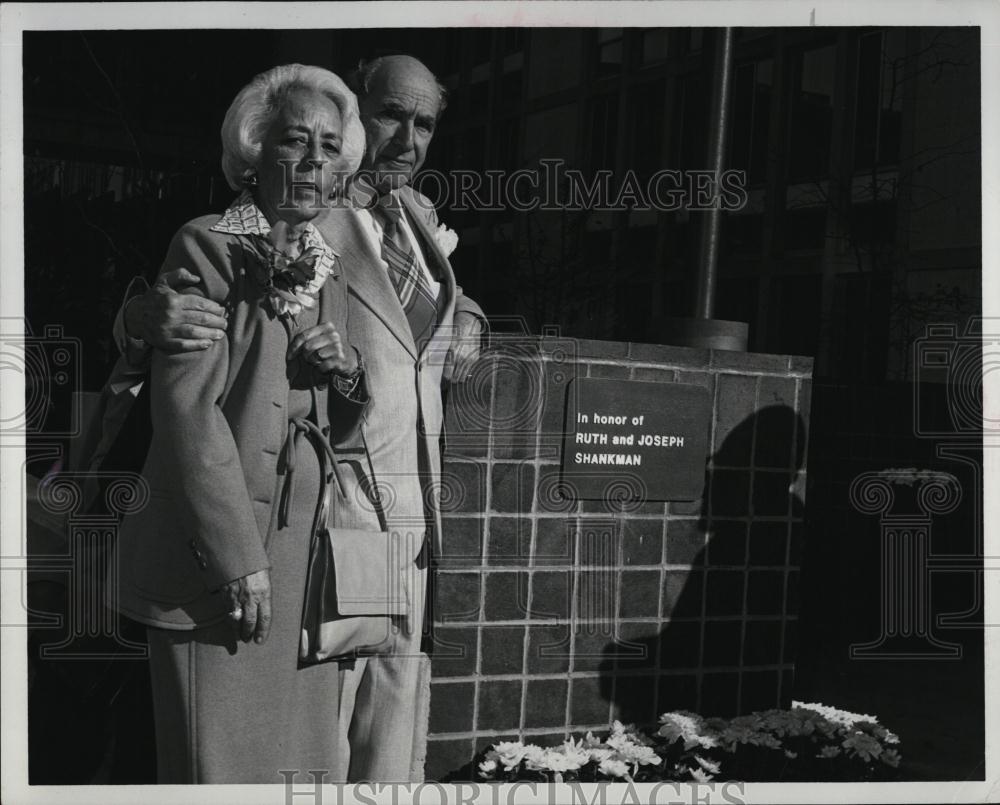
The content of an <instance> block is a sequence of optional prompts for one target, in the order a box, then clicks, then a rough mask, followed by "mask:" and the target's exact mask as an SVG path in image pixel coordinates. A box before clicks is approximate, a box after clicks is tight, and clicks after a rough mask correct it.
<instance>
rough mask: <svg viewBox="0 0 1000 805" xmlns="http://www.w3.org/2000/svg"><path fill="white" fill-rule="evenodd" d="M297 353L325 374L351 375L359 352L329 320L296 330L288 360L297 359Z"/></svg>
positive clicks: (289, 348) (356, 363) (290, 345)
mask: <svg viewBox="0 0 1000 805" xmlns="http://www.w3.org/2000/svg"><path fill="white" fill-rule="evenodd" d="M296 356H300V357H301V358H302V360H303V361H305V363H306V364H307V365H309V366H311V367H313V369H314V370H315V371H317V372H320V373H321V374H325V375H329V374H338V375H342V376H348V375H352V374H354V372H355V371H356V370H357V368H358V356H357V353H356V352H355V351H354V348H353V347H351V346H348V345H347V344H346V343H345V342H344V341H343V339H341V337H340V333H338V332H337V329H336V328H335V327H334V326H333V325H332V324H331V323H330V322H324V323H323V324H317V325H316V326H315V327H308V328H306V329H305V330H302V331H301V332H299V333H296V334H295V337H294V338H293V339H292V342H291V343H290V344H289V345H288V360H294V359H295V357H296Z"/></svg>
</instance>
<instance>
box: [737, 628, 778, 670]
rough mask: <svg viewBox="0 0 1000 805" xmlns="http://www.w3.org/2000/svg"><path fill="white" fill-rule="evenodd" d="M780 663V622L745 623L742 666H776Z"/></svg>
mask: <svg viewBox="0 0 1000 805" xmlns="http://www.w3.org/2000/svg"><path fill="white" fill-rule="evenodd" d="M780 662H781V621H755V620H749V621H747V626H746V637H745V639H744V641H743V664H744V665H749V666H752V665H778V664H779V663H780Z"/></svg>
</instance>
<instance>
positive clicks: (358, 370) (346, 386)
mask: <svg viewBox="0 0 1000 805" xmlns="http://www.w3.org/2000/svg"><path fill="white" fill-rule="evenodd" d="M353 349H354V352H355V354H356V355H357V356H358V365H357V366H356V367H355V368H354V371H353V372H351V373H350V374H349V375H338V374H335V375H334V376H333V382H334V384H336V386H337V390H338V391H340V392H341V393H343V394H350V393H351V392H352V391H354V389H356V388H357V386H358V380H359V379H360V378H361V375H362V373H363V372H364V371H365V362H364V360H363V359H362V357H361V351H360V350H359V349H358V348H357V347H353Z"/></svg>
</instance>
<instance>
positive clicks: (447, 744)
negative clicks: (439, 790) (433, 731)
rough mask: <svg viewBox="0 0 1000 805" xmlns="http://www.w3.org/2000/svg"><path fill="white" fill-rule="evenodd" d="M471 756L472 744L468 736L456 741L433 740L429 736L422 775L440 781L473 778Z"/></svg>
mask: <svg viewBox="0 0 1000 805" xmlns="http://www.w3.org/2000/svg"><path fill="white" fill-rule="evenodd" d="M472 756H473V745H472V741H471V740H470V739H468V738H464V739H462V740H458V741H435V740H434V739H433V738H431V739H429V740H428V741H427V759H426V760H425V761H424V777H426V778H427V779H428V780H437V781H442V782H447V781H451V780H471V779H474V774H475V772H474V771H473V769H472V764H471V761H472ZM463 767H465V768H464V770H463Z"/></svg>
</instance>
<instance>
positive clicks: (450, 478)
mask: <svg viewBox="0 0 1000 805" xmlns="http://www.w3.org/2000/svg"><path fill="white" fill-rule="evenodd" d="M441 485H442V492H441V511H442V513H445V514H451V513H461V512H466V513H469V514H481V513H482V512H484V511H485V510H486V465H485V464H476V463H474V462H471V461H449V462H448V463H447V464H446V465H445V466H444V467H443V468H442V470H441Z"/></svg>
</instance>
